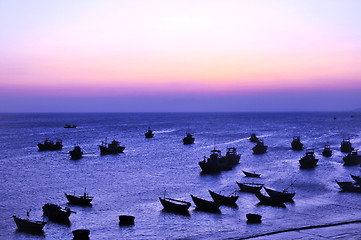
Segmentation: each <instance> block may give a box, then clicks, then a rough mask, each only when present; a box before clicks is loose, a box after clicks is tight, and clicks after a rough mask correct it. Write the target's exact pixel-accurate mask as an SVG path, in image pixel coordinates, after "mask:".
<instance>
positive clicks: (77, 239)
mask: <svg viewBox="0 0 361 240" xmlns="http://www.w3.org/2000/svg"><path fill="white" fill-rule="evenodd" d="M72 233H73V236H74V238H73V240H82V239H84V240H85V239H89V234H90V230H88V229H77V230H74V231H72Z"/></svg>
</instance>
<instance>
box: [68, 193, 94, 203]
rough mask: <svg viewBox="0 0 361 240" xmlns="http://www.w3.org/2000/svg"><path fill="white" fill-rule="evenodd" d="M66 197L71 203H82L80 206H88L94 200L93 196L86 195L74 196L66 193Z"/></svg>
mask: <svg viewBox="0 0 361 240" xmlns="http://www.w3.org/2000/svg"><path fill="white" fill-rule="evenodd" d="M64 194H65V196H66V198H67V199H68V202H69V204H73V205H80V206H88V205H91V201H92V200H93V198H92V197H85V198H84V196H79V197H78V196H74V195H69V194H66V193H64Z"/></svg>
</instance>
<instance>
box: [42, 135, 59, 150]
mask: <svg viewBox="0 0 361 240" xmlns="http://www.w3.org/2000/svg"><path fill="white" fill-rule="evenodd" d="M38 147H39V151H47V150H48V151H55V150H61V149H62V148H63V143H62V141H61V140H60V139H58V140H56V143H54V142H53V141H52V140H49V138H47V139H45V141H44V143H38Z"/></svg>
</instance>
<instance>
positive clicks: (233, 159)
mask: <svg viewBox="0 0 361 240" xmlns="http://www.w3.org/2000/svg"><path fill="white" fill-rule="evenodd" d="M240 158H241V154H237V149H236V148H235V147H229V148H227V152H226V155H225V156H223V159H222V161H223V162H225V164H226V165H228V166H230V167H231V168H232V167H233V166H235V165H237V164H238V163H239V159H240Z"/></svg>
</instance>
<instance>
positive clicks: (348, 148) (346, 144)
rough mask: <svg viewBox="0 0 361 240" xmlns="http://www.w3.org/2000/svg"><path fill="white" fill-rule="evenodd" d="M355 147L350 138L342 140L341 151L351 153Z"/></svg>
mask: <svg viewBox="0 0 361 240" xmlns="http://www.w3.org/2000/svg"><path fill="white" fill-rule="evenodd" d="M353 150H354V148H353V147H352V144H351V142H350V138H344V139H343V140H342V142H341V152H344V153H349V152H352V151H353Z"/></svg>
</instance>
